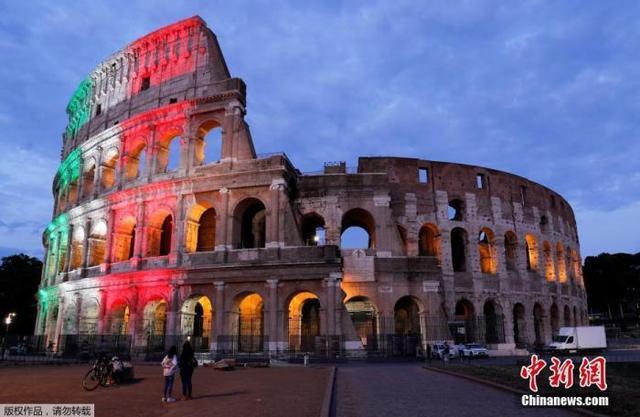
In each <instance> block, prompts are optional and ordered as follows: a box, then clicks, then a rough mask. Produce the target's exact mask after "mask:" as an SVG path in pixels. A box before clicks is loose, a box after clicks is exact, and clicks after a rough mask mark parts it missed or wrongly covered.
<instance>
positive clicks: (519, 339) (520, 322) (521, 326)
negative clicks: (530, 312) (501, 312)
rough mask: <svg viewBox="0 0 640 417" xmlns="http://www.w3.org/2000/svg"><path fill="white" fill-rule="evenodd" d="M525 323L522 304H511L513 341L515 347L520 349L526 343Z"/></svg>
mask: <svg viewBox="0 0 640 417" xmlns="http://www.w3.org/2000/svg"><path fill="white" fill-rule="evenodd" d="M526 325H527V322H526V319H525V308H524V306H523V305H522V304H520V303H516V304H515V305H514V306H513V341H514V342H515V344H516V347H517V348H520V349H522V348H524V347H525V345H526V344H527V328H526Z"/></svg>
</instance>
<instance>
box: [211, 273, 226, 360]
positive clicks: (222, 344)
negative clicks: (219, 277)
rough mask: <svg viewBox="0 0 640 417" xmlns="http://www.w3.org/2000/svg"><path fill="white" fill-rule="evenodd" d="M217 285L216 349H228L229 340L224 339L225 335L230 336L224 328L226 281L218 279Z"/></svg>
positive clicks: (215, 283)
mask: <svg viewBox="0 0 640 417" xmlns="http://www.w3.org/2000/svg"><path fill="white" fill-rule="evenodd" d="M213 285H215V287H216V325H215V329H214V330H215V331H216V332H215V335H216V338H215V341H214V342H212V343H215V350H216V351H217V350H218V349H222V350H224V349H226V347H227V342H228V341H225V340H224V339H223V337H227V336H228V334H227V333H228V332H227V331H226V329H225V328H224V322H225V312H226V308H225V305H224V281H216V282H214V283H213Z"/></svg>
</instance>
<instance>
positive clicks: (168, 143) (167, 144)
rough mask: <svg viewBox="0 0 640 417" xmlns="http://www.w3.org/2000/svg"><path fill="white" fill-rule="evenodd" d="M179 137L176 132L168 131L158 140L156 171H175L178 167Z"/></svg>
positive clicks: (160, 172) (158, 172)
mask: <svg viewBox="0 0 640 417" xmlns="http://www.w3.org/2000/svg"><path fill="white" fill-rule="evenodd" d="M180 148H181V139H180V136H179V133H178V132H175V131H174V132H169V133H167V134H165V135H164V137H163V138H162V139H160V140H159V141H158V151H157V154H156V173H157V174H162V173H164V172H171V171H175V170H177V169H178V168H180V154H181V149H180Z"/></svg>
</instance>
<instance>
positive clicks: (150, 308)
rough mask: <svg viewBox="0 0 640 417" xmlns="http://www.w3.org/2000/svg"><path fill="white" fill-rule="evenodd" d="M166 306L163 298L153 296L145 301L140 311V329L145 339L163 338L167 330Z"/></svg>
mask: <svg viewBox="0 0 640 417" xmlns="http://www.w3.org/2000/svg"><path fill="white" fill-rule="evenodd" d="M167 306H168V304H167V301H166V300H165V299H164V298H163V297H160V296H153V297H149V298H148V299H147V302H146V303H145V304H144V307H143V310H142V317H143V320H142V329H143V334H144V335H145V336H146V337H147V338H149V337H158V338H160V337H161V338H164V336H165V334H166V330H167Z"/></svg>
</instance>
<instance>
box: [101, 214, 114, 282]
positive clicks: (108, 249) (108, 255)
mask: <svg viewBox="0 0 640 417" xmlns="http://www.w3.org/2000/svg"><path fill="white" fill-rule="evenodd" d="M114 220H115V213H114V211H113V209H108V211H107V241H106V242H105V254H104V263H103V264H102V265H100V271H101V272H102V273H103V274H104V273H108V272H109V271H110V269H111V262H112V261H113V259H112V253H113V236H114V234H115V224H113V223H114Z"/></svg>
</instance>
